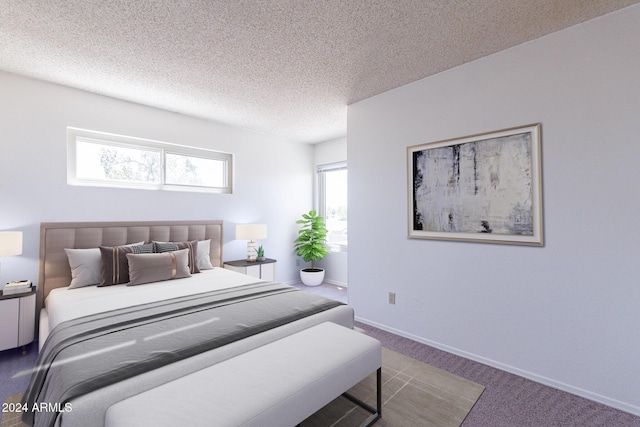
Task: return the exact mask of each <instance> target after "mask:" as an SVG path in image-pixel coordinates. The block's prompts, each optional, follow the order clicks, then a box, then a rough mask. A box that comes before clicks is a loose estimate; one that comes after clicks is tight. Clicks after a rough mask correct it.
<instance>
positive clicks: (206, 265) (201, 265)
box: [196, 239, 213, 271]
mask: <svg viewBox="0 0 640 427" xmlns="http://www.w3.org/2000/svg"><path fill="white" fill-rule="evenodd" d="M210 249H211V239H209V240H198V251H197V255H198V259H197V260H196V265H197V266H198V270H200V271H202V270H211V269H212V268H213V265H211V257H210V255H209V250H210Z"/></svg>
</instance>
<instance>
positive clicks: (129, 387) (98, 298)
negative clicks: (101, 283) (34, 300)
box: [40, 268, 354, 427]
mask: <svg viewBox="0 0 640 427" xmlns="http://www.w3.org/2000/svg"><path fill="white" fill-rule="evenodd" d="M258 281H259V280H258V279H256V278H254V277H250V276H246V275H244V274H240V273H236V272H233V271H231V270H225V269H223V268H214V269H213V270H205V271H203V272H202V273H199V274H195V275H193V276H192V277H190V278H186V279H177V280H172V281H166V282H156V283H150V284H145V285H139V286H125V285H115V286H109V287H102V288H98V287H95V286H90V287H84V288H77V289H71V290H69V289H67V288H58V289H54V290H52V291H51V292H50V293H49V295H48V297H47V299H46V304H45V306H46V308H45V309H43V313H42V315H41V322H43V324H41V333H42V332H45V335H46V334H47V333H48V331H50V330H52V329H53V328H54V327H55V326H56V325H58V324H59V323H61V322H64V321H67V320H71V319H75V318H78V317H81V316H85V315H89V314H91V313H97V312H105V311H109V310H114V309H118V308H124V307H128V306H132V305H136V304H141V303H147V302H153V301H161V300H165V299H170V298H173V297H179V296H184V295H190V294H195V293H200V292H206V291H211V290H218V289H226V288H232V287H235V286H242V285H247V284H251V283H256V282H258ZM353 319H354V313H353V309H352V308H351V307H350V306H347V305H342V306H338V307H335V308H332V309H330V310H326V311H323V312H320V313H317V314H314V315H312V316H309V317H306V318H303V319H300V320H297V321H294V322H292V323H288V324H285V325H282V326H280V327H277V328H274V329H271V330H269V331H266V332H263V333H260V334H258V335H254V336H252V337H249V338H245V339H243V340H240V341H236V342H234V343H231V344H228V345H225V346H223V347H219V348H216V349H214V350H210V351H207V352H205V353H201V354H199V355H196V356H193V357H191V358H189V359H185V360H181V361H179V362H175V363H172V364H170V365H167V366H165V367H163V368H160V369H156V370H152V371H150V372H146V373H144V374H141V375H138V376H136V377H133V378H129V379H127V380H124V381H122V382H120V383H117V384H113V385H111V386H107V387H105V388H102V389H99V390H97V391H94V392H91V393H89V394H87V395H84V396H81V397H79V398H77V399H75V400H74V401H73V402H72V405H73V410H72V411H71V412H68V413H64V414H62V416H60V417H59V418H58V420H57V423H56V425H57V426H62V427H84V426H88V425H91V426H96V427H101V426H104V419H105V418H104V417H105V412H106V410H107V409H108V408H109V407H110V406H111V405H112V404H114V403H117V402H119V401H122V400H126V399H127V398H129V397H131V396H134V395H136V394H138V393H141V392H144V391H146V390H149V389H152V388H154V387H157V386H159V385H162V384H164V383H166V382H169V381H172V380H175V379H177V378H180V377H183V376H185V375H188V374H191V373H193V372H196V371H198V370H200V369H204V368H206V367H207V366H211V365H213V364H216V363H219V362H221V361H223V360H226V359H229V358H232V357H235V356H237V355H239V354H242V353H244V352H246V351H249V350H252V349H254V348H257V347H259V346H262V345H264V344H267V343H269V342H273V341H275V340H278V339H280V338H283V337H285V336H288V335H290V334H293V333H296V332H299V331H301V330H303V329H307V328H309V327H311V326H314V325H317V324H320V323H323V322H327V321H330V322H334V323H337V324H339V325H342V326H345V327H348V328H352V327H353ZM43 342H44V338H43V337H42V336H41V342H40V345H41V346H42V343H43ZM212 386H213V385H212ZM203 392H206V391H204V390H203ZM175 405H176V407H178V408H179V406H180V402H179V398H178V399H177V401H176V402H175ZM205 411H206V410H205Z"/></svg>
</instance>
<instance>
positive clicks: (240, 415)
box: [105, 322, 382, 427]
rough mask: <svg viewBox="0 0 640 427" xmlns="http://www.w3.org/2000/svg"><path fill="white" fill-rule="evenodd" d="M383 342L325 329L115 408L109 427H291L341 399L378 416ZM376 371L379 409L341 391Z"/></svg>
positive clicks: (371, 419)
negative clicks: (342, 396) (342, 397)
mask: <svg viewBox="0 0 640 427" xmlns="http://www.w3.org/2000/svg"><path fill="white" fill-rule="evenodd" d="M381 351H382V350H381V345H380V343H379V342H378V341H377V340H375V339H373V338H371V337H369V336H367V335H364V334H361V333H359V332H356V331H353V330H351V329H348V328H345V327H343V326H339V325H336V324H334V323H331V322H327V323H322V324H320V325H317V326H314V327H312V328H309V329H306V330H303V331H301V332H298V333H296V334H293V335H290V336H288V337H285V338H282V339H280V340H278V341H274V342H272V343H269V344H266V345H264V346H262V347H258V348H257V349H254V350H251V351H249V352H247V353H243V354H241V355H239V356H236V357H234V358H232V359H228V360H225V361H223V362H220V363H218V364H216V365H213V366H210V367H208V368H205V369H203V370H201V371H198V372H195V373H193V374H191V375H188V376H185V377H183V378H179V379H177V380H174V381H171V382H168V383H166V384H164V385H162V386H160V387H157V388H154V389H152V390H149V391H146V392H143V393H140V394H138V395H136V396H133V397H130V398H128V399H126V400H124V401H121V402H118V403H117V404H114V405H112V406H111V407H110V408H109V409H108V410H107V413H106V420H105V425H106V426H107V427H129V426H131V427H139V426H167V427H168V426H171V427H174V426H182V425H188V426H256V427H270V426H272V427H283V426H295V425H297V424H299V423H301V422H302V421H304V420H305V419H306V418H308V417H309V416H311V415H312V414H313V413H315V412H316V411H318V410H319V409H321V408H322V407H324V406H325V405H327V404H328V403H329V402H331V401H332V400H334V399H335V398H336V397H338V396H340V395H341V394H345V396H346V397H348V398H349V399H351V400H353V401H354V402H355V403H357V404H359V405H361V406H363V407H364V408H365V409H367V410H368V411H369V412H370V413H371V414H372V415H371V416H370V417H369V418H368V419H367V420H366V421H365V423H364V424H363V425H367V426H369V425H372V424H373V423H375V422H376V421H377V420H378V419H379V418H380V412H381V378H380V375H381V366H382V353H381ZM376 371H377V408H372V407H370V406H369V405H366V404H365V403H364V402H361V401H359V400H358V399H355V398H353V397H352V396H350V395H347V394H346V393H345V392H346V391H347V390H349V389H350V388H351V387H353V386H354V385H356V384H357V383H358V382H360V381H362V380H363V379H364V378H366V377H367V376H368V375H370V374H371V373H373V372H376Z"/></svg>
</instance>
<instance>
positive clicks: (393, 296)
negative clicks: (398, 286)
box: [389, 292, 396, 304]
mask: <svg viewBox="0 0 640 427" xmlns="http://www.w3.org/2000/svg"><path fill="white" fill-rule="evenodd" d="M395 303H396V293H395V292H389V304H395Z"/></svg>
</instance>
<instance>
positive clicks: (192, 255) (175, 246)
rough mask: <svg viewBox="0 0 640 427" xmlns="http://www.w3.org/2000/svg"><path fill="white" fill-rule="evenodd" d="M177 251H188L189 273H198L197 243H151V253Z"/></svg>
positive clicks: (193, 241)
mask: <svg viewBox="0 0 640 427" xmlns="http://www.w3.org/2000/svg"><path fill="white" fill-rule="evenodd" d="M179 249H189V272H190V273H191V274H195V273H200V269H198V263H197V259H198V242H197V241H195V240H192V241H190V242H156V241H154V242H153V252H157V253H162V252H170V251H177V250H179Z"/></svg>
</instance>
